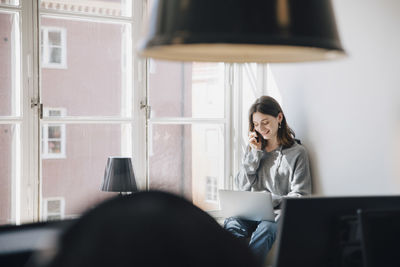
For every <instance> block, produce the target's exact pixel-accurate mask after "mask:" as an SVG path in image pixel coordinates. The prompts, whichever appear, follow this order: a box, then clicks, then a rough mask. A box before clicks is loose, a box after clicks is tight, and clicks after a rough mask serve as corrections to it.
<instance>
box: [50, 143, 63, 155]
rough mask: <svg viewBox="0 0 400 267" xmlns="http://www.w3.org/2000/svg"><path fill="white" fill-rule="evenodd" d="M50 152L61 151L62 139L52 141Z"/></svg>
mask: <svg viewBox="0 0 400 267" xmlns="http://www.w3.org/2000/svg"><path fill="white" fill-rule="evenodd" d="M49 153H61V141H50V142H49Z"/></svg>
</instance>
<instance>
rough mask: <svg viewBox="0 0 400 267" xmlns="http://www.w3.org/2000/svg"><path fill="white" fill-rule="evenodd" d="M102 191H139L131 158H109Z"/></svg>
mask: <svg viewBox="0 0 400 267" xmlns="http://www.w3.org/2000/svg"><path fill="white" fill-rule="evenodd" d="M101 190H102V191H108V192H136V191H138V189H137V186H136V181H135V175H134V173H133V167H132V161H131V158H129V157H109V158H108V160H107V165H106V169H105V172H104V180H103V185H102V186H101Z"/></svg>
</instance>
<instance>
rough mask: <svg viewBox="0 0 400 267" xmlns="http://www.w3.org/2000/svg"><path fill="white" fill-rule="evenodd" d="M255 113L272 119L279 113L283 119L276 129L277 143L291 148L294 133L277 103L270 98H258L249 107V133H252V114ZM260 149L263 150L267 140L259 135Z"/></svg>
mask: <svg viewBox="0 0 400 267" xmlns="http://www.w3.org/2000/svg"><path fill="white" fill-rule="evenodd" d="M256 112H260V113H262V114H266V115H271V116H273V117H277V116H278V115H279V113H282V116H283V119H282V122H281V127H280V128H278V134H277V137H278V141H279V143H280V144H281V145H282V146H283V147H284V148H287V147H291V146H292V145H293V144H294V142H295V140H294V137H295V134H294V131H293V130H292V129H291V128H290V127H289V125H288V124H287V122H286V117H285V114H284V113H283V111H282V108H281V106H280V105H279V103H278V101H276V100H275V99H274V98H272V97H270V96H261V97H260V98H258V99H257V100H256V101H255V102H254V104H253V105H252V106H251V107H250V110H249V131H250V132H254V131H255V129H254V122H253V114H254V113H256ZM259 136H260V137H261V149H265V147H266V146H267V140H265V139H264V138H262V136H261V135H259Z"/></svg>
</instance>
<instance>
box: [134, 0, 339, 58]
mask: <svg viewBox="0 0 400 267" xmlns="http://www.w3.org/2000/svg"><path fill="white" fill-rule="evenodd" d="M139 54H140V55H142V56H145V57H151V58H156V59H162V60H175V61H206V62H238V63H240V62H259V63H273V62H301V61H314V60H327V59H334V58H339V57H343V56H344V55H345V52H344V50H343V48H342V45H341V43H340V39H339V35H338V32H337V29H336V23H335V18H334V13H333V8H332V4H331V1H330V0H228V1H223V0H156V1H155V3H154V7H153V10H152V15H151V17H150V21H149V25H148V29H147V36H146V37H145V39H143V40H142V42H141V43H140V44H139Z"/></svg>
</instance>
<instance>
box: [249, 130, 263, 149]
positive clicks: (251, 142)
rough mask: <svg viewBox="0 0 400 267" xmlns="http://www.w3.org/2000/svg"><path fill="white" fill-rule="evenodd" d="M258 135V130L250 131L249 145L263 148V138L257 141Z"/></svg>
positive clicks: (254, 147)
mask: <svg viewBox="0 0 400 267" xmlns="http://www.w3.org/2000/svg"><path fill="white" fill-rule="evenodd" d="M257 137H258V135H257V132H250V133H249V145H250V146H251V147H252V148H253V149H257V150H261V140H260V141H257ZM258 139H259V138H258Z"/></svg>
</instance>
